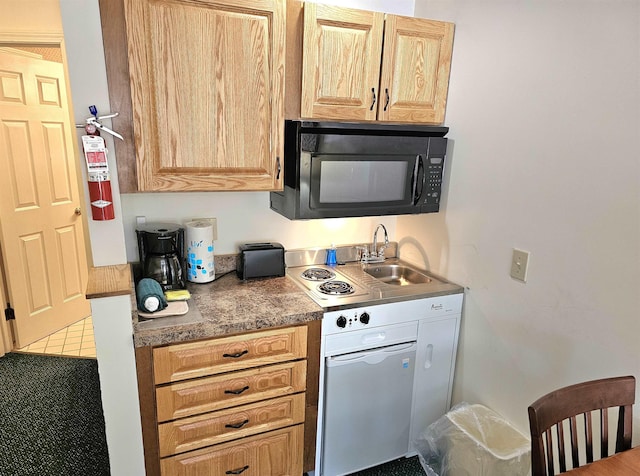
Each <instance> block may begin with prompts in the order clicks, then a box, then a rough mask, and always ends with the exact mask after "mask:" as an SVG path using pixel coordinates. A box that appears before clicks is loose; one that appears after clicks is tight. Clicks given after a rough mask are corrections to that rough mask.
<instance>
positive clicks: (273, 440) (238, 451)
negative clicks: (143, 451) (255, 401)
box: [160, 425, 303, 476]
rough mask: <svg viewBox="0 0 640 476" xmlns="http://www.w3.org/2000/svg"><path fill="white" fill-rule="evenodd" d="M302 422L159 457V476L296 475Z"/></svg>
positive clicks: (298, 465) (297, 472)
mask: <svg viewBox="0 0 640 476" xmlns="http://www.w3.org/2000/svg"><path fill="white" fill-rule="evenodd" d="M302 436H303V429H302V425H297V426H292V427H289V428H285V429H282V430H276V431H273V432H269V433H264V434H262V435H257V436H253V437H249V438H244V439H242V440H239V441H237V442H233V443H226V444H223V445H217V446H214V447H211V448H207V449H203V450H196V451H191V452H189V453H185V454H183V455H178V456H172V457H170V458H165V459H163V460H162V462H161V463H160V464H161V474H162V476H187V475H188V476H218V475H224V474H242V476H299V475H301V474H302Z"/></svg>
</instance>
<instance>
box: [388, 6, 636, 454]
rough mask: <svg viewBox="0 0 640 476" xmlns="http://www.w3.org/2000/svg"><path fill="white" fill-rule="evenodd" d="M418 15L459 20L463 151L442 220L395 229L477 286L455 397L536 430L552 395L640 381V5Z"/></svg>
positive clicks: (458, 128)
mask: <svg viewBox="0 0 640 476" xmlns="http://www.w3.org/2000/svg"><path fill="white" fill-rule="evenodd" d="M416 16H417V17H430V18H436V19H441V20H448V21H453V22H455V23H456V32H455V40H454V56H453V63H452V69H451V80H450V89H449V100H448V108H447V117H446V124H447V125H448V126H450V132H449V137H450V138H451V139H452V140H453V144H452V147H450V150H449V155H448V171H447V174H446V175H447V180H446V182H447V184H448V190H447V191H446V193H445V202H444V212H443V213H440V214H434V215H427V216H417V217H401V218H399V219H398V222H397V235H398V236H397V238H399V239H401V243H402V245H401V248H400V250H401V251H400V253H401V256H403V257H405V258H410V259H411V260H412V261H415V262H419V263H421V264H425V265H428V266H429V267H430V268H431V269H432V270H434V271H436V272H438V273H441V274H443V275H445V276H447V277H448V278H450V279H451V280H453V281H456V282H458V283H460V284H463V285H465V286H467V287H468V290H467V295H466V301H465V309H464V315H463V326H462V333H461V340H460V350H459V354H458V362H457V369H456V370H457V373H456V378H455V384H454V400H455V401H456V402H459V401H469V402H479V403H484V404H486V405H488V406H489V407H492V408H494V409H495V410H497V411H498V412H500V413H502V414H503V415H504V416H505V417H507V418H508V419H509V420H511V421H513V422H514V423H515V424H516V425H517V426H518V427H519V428H520V429H521V430H522V431H523V432H525V434H528V420H527V406H528V405H529V404H530V403H532V402H533V401H534V400H535V399H536V398H537V397H539V396H540V395H542V394H544V393H546V392H548V391H550V390H552V389H554V388H557V387H560V386H564V385H568V384H571V383H576V382H579V381H583V380H589V379H593V378H601V377H605V376H615V375H625V374H633V375H635V376H636V378H638V379H640V350H639V347H638V336H639V335H640V319H638V315H639V314H638V312H639V311H638V310H639V309H640V298H639V294H638V290H637V289H638V282H640V197H639V190H640V145H639V142H638V137H640V79H639V78H640V37H639V34H640V4H638V3H637V2H636V1H635V0H620V1H616V2H602V1H597V0H588V1H585V0H565V1H563V2H558V1H555V0H539V1H536V2H532V1H530V0H512V1H508V2H507V1H500V0H485V1H482V2H477V1H475V0H417V2H416ZM514 247H517V248H521V249H524V250H528V251H530V252H531V260H530V268H529V276H528V281H527V283H526V284H523V283H520V282H517V281H515V280H513V279H512V278H510V276H509V268H510V259H511V252H512V248H514ZM638 394H639V395H640V391H639V393H638ZM638 416H640V412H638V411H636V419H635V422H634V426H635V429H636V432H635V435H634V444H635V445H637V444H639V443H640V439H639V437H640V420H639V419H638Z"/></svg>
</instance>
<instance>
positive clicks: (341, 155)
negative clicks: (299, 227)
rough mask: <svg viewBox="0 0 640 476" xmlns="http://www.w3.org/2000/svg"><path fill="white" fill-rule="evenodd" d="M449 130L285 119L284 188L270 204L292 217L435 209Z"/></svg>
mask: <svg viewBox="0 0 640 476" xmlns="http://www.w3.org/2000/svg"><path fill="white" fill-rule="evenodd" d="M448 131H449V128H448V127H440V126H422V125H412V124H402V125H400V124H381V123H337V122H312V121H285V131H284V133H285V138H284V169H283V170H284V190H283V191H282V192H271V193H270V202H271V209H272V210H275V211H276V212H278V213H280V214H281V215H283V216H285V217H287V218H289V219H291V220H301V219H302V220H304V219H313V218H340V217H364V216H378V215H407V214H415V213H431V212H437V211H438V210H439V208H440V194H441V187H442V176H443V173H444V164H445V159H446V152H447V139H446V138H445V137H444V136H445V135H446V134H447V132H448Z"/></svg>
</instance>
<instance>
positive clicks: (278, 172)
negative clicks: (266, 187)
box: [276, 157, 282, 180]
mask: <svg viewBox="0 0 640 476" xmlns="http://www.w3.org/2000/svg"><path fill="white" fill-rule="evenodd" d="M281 170H282V168H281V167H280V157H276V171H277V173H276V180H280V171H281Z"/></svg>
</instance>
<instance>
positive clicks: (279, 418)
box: [158, 393, 305, 457]
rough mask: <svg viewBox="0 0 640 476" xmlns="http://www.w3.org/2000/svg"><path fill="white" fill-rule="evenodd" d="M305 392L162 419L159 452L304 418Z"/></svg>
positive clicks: (166, 453) (231, 437)
mask: <svg viewBox="0 0 640 476" xmlns="http://www.w3.org/2000/svg"><path fill="white" fill-rule="evenodd" d="M304 406H305V402H304V394H302V393H299V394H297V395H288V396H286V397H280V398H274V399H273V400H269V401H268V402H258V403H253V404H251V405H242V406H240V407H236V408H230V409H228V410H221V411H218V412H212V413H206V414H204V415H198V416H196V417H191V418H183V419H180V420H177V421H172V422H168V423H161V424H160V425H159V427H158V432H159V440H160V456H161V457H164V456H169V455H172V454H177V453H184V452H185V451H191V450H194V449H199V448H202V447H205V446H210V445H215V444H218V443H224V442H226V441H230V440H234V439H237V438H242V437H245V436H250V435H255V434H257V433H262V432H265V431H269V430H273V429H276V428H282V427H286V426H291V425H295V424H299V423H303V422H304V417H305V415H304Z"/></svg>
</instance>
